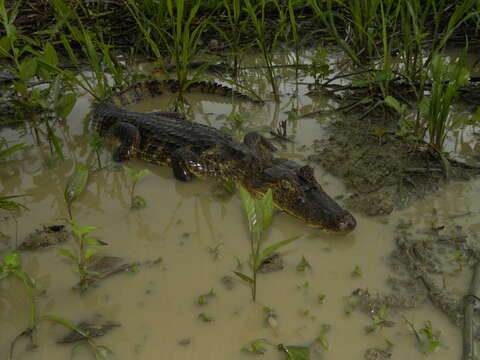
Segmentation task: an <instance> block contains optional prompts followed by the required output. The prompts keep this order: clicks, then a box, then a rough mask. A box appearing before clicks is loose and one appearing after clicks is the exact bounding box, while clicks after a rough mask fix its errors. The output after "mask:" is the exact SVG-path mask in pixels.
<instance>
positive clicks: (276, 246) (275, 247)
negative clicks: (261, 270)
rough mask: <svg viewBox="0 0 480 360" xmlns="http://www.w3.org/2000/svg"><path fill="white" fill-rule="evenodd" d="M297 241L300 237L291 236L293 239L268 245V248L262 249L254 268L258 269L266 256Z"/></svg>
mask: <svg viewBox="0 0 480 360" xmlns="http://www.w3.org/2000/svg"><path fill="white" fill-rule="evenodd" d="M298 239H300V236H293V237H291V238H288V239H286V240H282V241H279V242H276V243H275V244H273V245H270V246H269V247H267V248H265V249H263V250H262V255H261V256H260V257H259V258H258V259H257V261H258V263H255V268H257V269H258V267H259V266H260V264H261V263H262V261H263V259H265V258H266V257H267V256H268V255H270V254H271V253H273V252H274V251H276V250H278V249H280V248H281V247H284V246H286V245H288V244H290V243H291V242H293V241H295V240H298Z"/></svg>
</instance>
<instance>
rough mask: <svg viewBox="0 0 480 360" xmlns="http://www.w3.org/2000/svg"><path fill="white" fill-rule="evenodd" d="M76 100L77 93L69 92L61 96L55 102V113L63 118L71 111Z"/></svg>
mask: <svg viewBox="0 0 480 360" xmlns="http://www.w3.org/2000/svg"><path fill="white" fill-rule="evenodd" d="M76 102H77V95H75V94H73V93H70V94H66V95H64V96H61V97H60V98H59V99H58V101H57V102H56V104H55V113H56V114H57V116H58V117H61V118H65V117H67V116H68V115H69V114H70V113H71V112H72V109H73V107H74V106H75V104H76Z"/></svg>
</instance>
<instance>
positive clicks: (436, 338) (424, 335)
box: [403, 318, 442, 354]
mask: <svg viewBox="0 0 480 360" xmlns="http://www.w3.org/2000/svg"><path fill="white" fill-rule="evenodd" d="M403 320H404V321H405V322H406V323H407V325H408V326H409V327H410V329H411V330H412V332H413V334H414V335H415V339H416V340H417V345H418V348H419V350H420V352H422V353H424V354H429V353H433V352H435V351H437V350H438V348H439V347H440V346H441V345H442V342H441V340H440V335H441V331H440V330H434V329H433V327H432V322H431V321H430V320H427V321H425V323H424V325H423V327H422V328H420V329H418V330H417V329H416V328H415V325H414V324H413V322H411V321H409V320H407V319H406V318H404V319H403Z"/></svg>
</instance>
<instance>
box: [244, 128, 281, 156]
mask: <svg viewBox="0 0 480 360" xmlns="http://www.w3.org/2000/svg"><path fill="white" fill-rule="evenodd" d="M243 143H244V144H245V145H246V146H248V147H249V148H251V149H254V150H256V151H259V152H263V153H272V152H275V151H277V148H276V147H275V146H274V145H273V144H272V143H271V142H270V141H269V140H268V139H267V138H266V137H265V136H263V135H260V134H259V133H257V132H255V131H252V132H249V133H248V134H246V135H245V136H244V138H243Z"/></svg>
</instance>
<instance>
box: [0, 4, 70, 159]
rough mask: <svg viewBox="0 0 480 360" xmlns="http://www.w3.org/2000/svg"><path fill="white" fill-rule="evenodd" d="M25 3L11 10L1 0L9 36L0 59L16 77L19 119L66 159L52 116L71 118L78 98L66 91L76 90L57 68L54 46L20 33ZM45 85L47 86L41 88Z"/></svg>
mask: <svg viewBox="0 0 480 360" xmlns="http://www.w3.org/2000/svg"><path fill="white" fill-rule="evenodd" d="M21 4H22V1H17V2H15V3H14V6H12V7H11V9H10V10H9V11H7V9H6V7H5V0H0V22H1V24H2V25H3V28H4V29H5V35H4V36H3V37H2V38H1V39H0V57H1V58H4V59H6V60H7V61H6V62H4V63H2V69H3V70H5V71H6V72H7V73H8V74H10V76H11V78H12V87H11V89H10V90H11V91H12V93H13V95H11V96H10V102H11V103H12V104H13V105H14V110H15V112H16V115H17V118H18V119H22V120H21V121H25V122H26V123H27V124H28V125H30V126H32V128H33V129H34V133H35V137H36V141H37V143H40V135H43V136H45V137H46V138H47V140H48V142H49V144H50V147H51V151H52V152H53V151H55V152H56V153H57V154H58V156H59V157H60V158H62V159H63V153H62V150H61V145H60V141H59V138H58V137H57V136H56V135H55V132H54V130H53V127H52V124H51V121H50V120H51V116H52V115H55V116H56V117H58V118H65V117H66V116H68V114H69V113H70V112H71V111H72V109H73V106H74V105H75V102H76V99H77V97H76V95H75V94H74V93H73V92H69V93H65V90H66V89H69V90H72V88H71V86H70V84H69V83H68V82H66V81H65V77H64V72H63V71H62V70H61V69H60V68H59V67H58V66H57V64H58V56H57V53H56V51H55V48H54V47H53V45H52V43H51V42H48V41H46V42H44V43H43V44H42V43H41V42H40V41H39V40H37V39H35V38H32V37H28V36H25V35H22V34H20V33H19V32H18V30H17V28H16V27H15V25H14V20H15V18H16V16H17V13H18V11H19V8H20V6H21ZM34 80H38V81H34ZM42 82H45V83H46V84H47V86H43V87H39V84H41V83H42ZM60 94H62V96H60ZM43 128H45V129H43Z"/></svg>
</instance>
